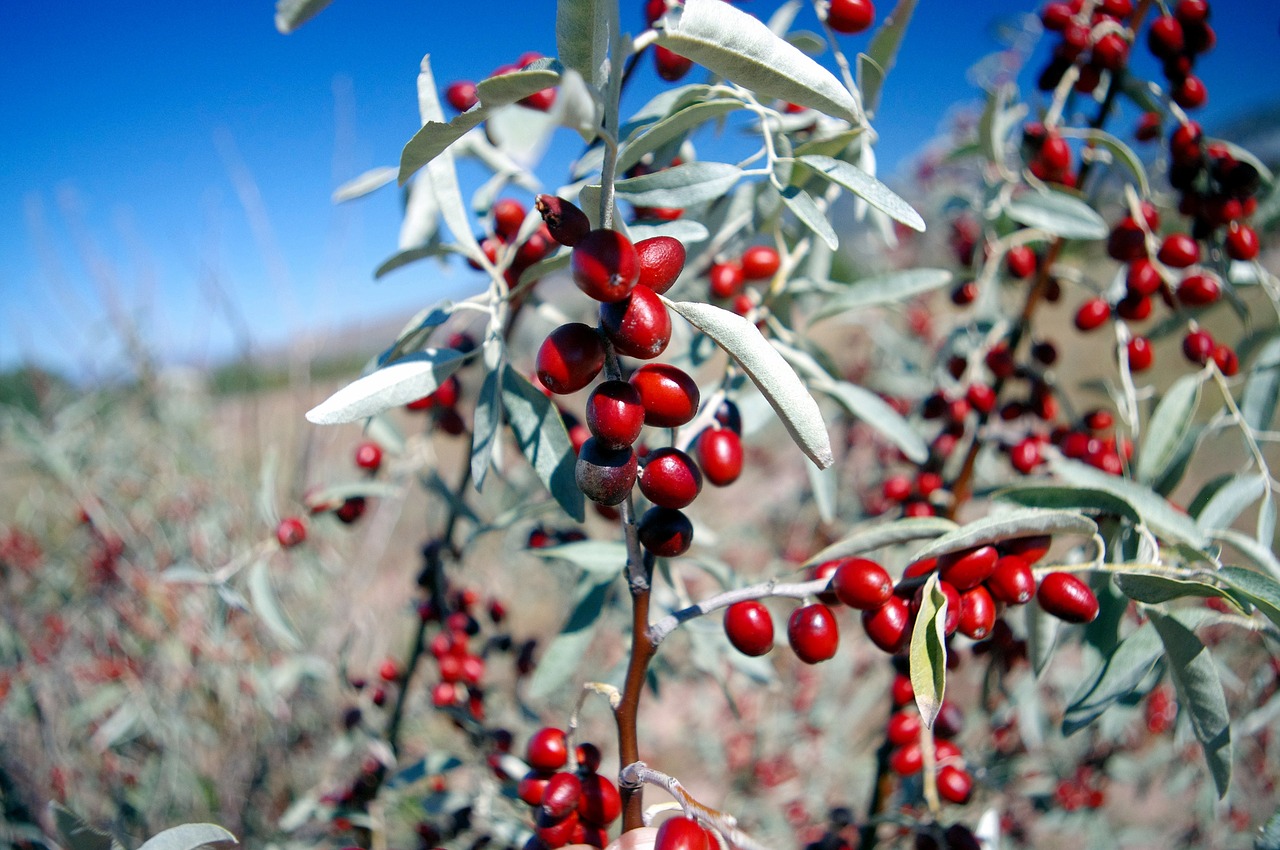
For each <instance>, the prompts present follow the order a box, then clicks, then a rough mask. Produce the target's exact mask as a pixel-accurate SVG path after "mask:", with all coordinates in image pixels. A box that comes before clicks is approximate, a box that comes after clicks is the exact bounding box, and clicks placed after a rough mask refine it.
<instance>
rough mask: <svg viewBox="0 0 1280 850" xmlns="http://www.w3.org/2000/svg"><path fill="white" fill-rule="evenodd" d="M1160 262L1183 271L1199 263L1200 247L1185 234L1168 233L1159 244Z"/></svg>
mask: <svg viewBox="0 0 1280 850" xmlns="http://www.w3.org/2000/svg"><path fill="white" fill-rule="evenodd" d="M1156 256H1157V257H1158V258H1159V260H1160V262H1162V263H1164V264H1165V265H1166V266H1172V267H1173V268H1175V269H1185V268H1186V267H1187V266H1189V265H1192V264H1193V263H1198V262H1200V245H1199V244H1198V243H1197V242H1196V240H1194V239H1192V238H1191V237H1190V236H1189V235H1188V234H1186V233H1170V234H1169V235H1168V236H1166V237H1165V238H1164V241H1163V242H1162V243H1160V253H1158V254H1157V255H1156Z"/></svg>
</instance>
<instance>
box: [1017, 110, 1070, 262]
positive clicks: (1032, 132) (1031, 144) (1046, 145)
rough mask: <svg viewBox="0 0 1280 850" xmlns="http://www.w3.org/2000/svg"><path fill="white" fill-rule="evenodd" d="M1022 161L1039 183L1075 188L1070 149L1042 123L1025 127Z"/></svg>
mask: <svg viewBox="0 0 1280 850" xmlns="http://www.w3.org/2000/svg"><path fill="white" fill-rule="evenodd" d="M1022 159H1023V161H1024V162H1025V163H1026V164H1027V170H1028V171H1030V172H1031V173H1032V175H1034V176H1035V177H1036V179H1038V180H1043V181H1044V182H1046V183H1057V184H1058V185H1060V186H1066V187H1067V188H1072V187H1074V186H1075V185H1076V173H1075V171H1073V170H1072V168H1071V146H1070V145H1068V144H1067V140H1066V139H1064V138H1063V137H1062V135H1061V134H1060V133H1059V132H1058V131H1057V130H1055V129H1050V128H1047V127H1045V126H1044V125H1043V124H1041V123H1040V122H1039V121H1031V122H1029V123H1027V124H1026V125H1024V126H1023V128H1022ZM1010 253H1013V252H1010ZM1011 271H1012V269H1011ZM1014 276H1015V277H1024V276H1025V275H1017V274H1015V275H1014Z"/></svg>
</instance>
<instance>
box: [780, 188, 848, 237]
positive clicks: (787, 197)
mask: <svg viewBox="0 0 1280 850" xmlns="http://www.w3.org/2000/svg"><path fill="white" fill-rule="evenodd" d="M782 202H783V203H784V204H786V205H787V209H789V210H791V212H792V213H793V214H794V215H795V217H796V218H798V219H799V220H800V222H801V223H802V224H803V225H804V226H805V227H807V228H809V230H810V231H811V232H812V233H813V235H815V236H817V237H818V238H819V239H821V240H822V242H823V244H824V245H826V246H827V247H828V248H830V249H831V250H832V251H834V250H835V249H836V248H838V247H840V240H839V239H838V238H837V237H836V231H835V228H834V227H832V226H831V222H829V221H827V216H826V214H825V213H823V212H822V210H820V209H818V204H817V203H816V202H815V201H814V200H813V196H811V195H810V194H809V193H808V192H806V191H805V190H803V189H798V188H796V187H795V186H788V187H787V188H786V189H785V190H783V192H782Z"/></svg>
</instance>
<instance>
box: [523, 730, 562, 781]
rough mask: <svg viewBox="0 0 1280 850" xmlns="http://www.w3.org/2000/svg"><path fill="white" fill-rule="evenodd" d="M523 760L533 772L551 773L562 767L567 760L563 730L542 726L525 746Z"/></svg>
mask: <svg viewBox="0 0 1280 850" xmlns="http://www.w3.org/2000/svg"><path fill="white" fill-rule="evenodd" d="M524 760H525V762H527V763H528V765H529V766H530V767H532V768H533V769H534V770H542V771H553V770H559V769H560V768H562V767H564V766H565V763H566V762H567V761H568V760H569V748H568V746H567V745H566V743H565V737H564V730H563V729H556V728H553V727H551V726H544V727H542V728H541V729H539V730H538V731H537V732H534V733H533V735H532V736H531V737H530V738H529V743H528V744H526V745H525V756H524Z"/></svg>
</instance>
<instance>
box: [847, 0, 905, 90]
mask: <svg viewBox="0 0 1280 850" xmlns="http://www.w3.org/2000/svg"><path fill="white" fill-rule="evenodd" d="M916 2H917V0H898V2H897V4H896V5H895V6H894V7H893V11H892V12H890V13H889V16H888V17H887V18H885V19H884V23H883V24H881V25H880V28H879V29H878V30H876V34H875V35H874V36H872V38H871V44H870V45H869V46H868V47H867V52H866V55H865V59H866V60H867V61H868V62H870V64H871V65H872V66H874V67H875V69H876V71H875V75H874V76H872V75H868V74H866V73H863V74H862V76H863V79H864V82H863V84H862V98H863V100H864V101H865V103H866V107H867V111H868V112H875V111H876V109H877V108H878V107H879V105H880V90H881V88H882V86H883V85H884V78H885V77H887V76H888V75H889V72H890V71H891V70H893V66H894V65H895V64H896V63H897V60H898V49H899V48H900V47H902V39H903V37H904V36H906V34H907V25H908V24H909V23H911V16H912V15H913V14H915V10H916ZM863 59H864V57H863V56H861V55H860V56H859V57H858V60H859V65H860V66H861V64H862V63H863Z"/></svg>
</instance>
